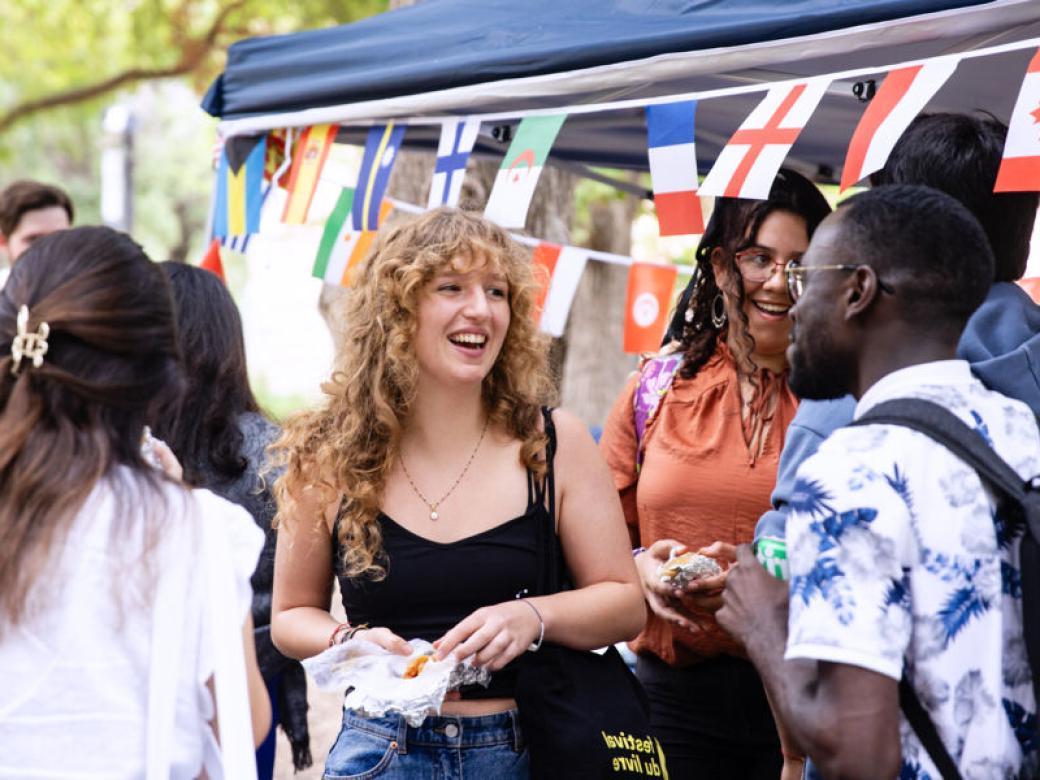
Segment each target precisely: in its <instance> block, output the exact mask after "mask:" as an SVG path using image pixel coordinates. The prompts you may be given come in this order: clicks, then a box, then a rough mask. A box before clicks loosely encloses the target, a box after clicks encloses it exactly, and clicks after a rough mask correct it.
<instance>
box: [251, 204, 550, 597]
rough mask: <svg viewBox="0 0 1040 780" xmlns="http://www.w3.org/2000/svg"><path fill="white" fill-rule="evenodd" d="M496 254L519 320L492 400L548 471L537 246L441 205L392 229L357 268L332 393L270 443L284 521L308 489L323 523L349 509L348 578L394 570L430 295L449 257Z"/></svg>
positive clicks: (345, 531) (344, 544) (344, 535)
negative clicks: (398, 498) (420, 333)
mask: <svg viewBox="0 0 1040 780" xmlns="http://www.w3.org/2000/svg"><path fill="white" fill-rule="evenodd" d="M483 263H490V264H491V265H492V266H493V267H494V268H495V269H496V270H498V271H500V272H501V273H503V274H504V275H505V277H506V279H507V281H508V285H509V305H510V315H511V316H510V321H509V328H508V330H507V332H506V336H505V340H504V343H503V344H502V349H501V351H500V352H499V355H498V358H497V360H496V361H495V364H494V367H493V368H492V369H491V372H490V373H489V374H488V376H487V377H485V379H484V383H483V389H482V399H483V404H484V408H485V410H486V412H487V415H488V419H489V421H490V424H491V425H492V426H495V427H497V428H499V429H501V430H504V431H506V432H507V433H509V434H510V435H511V436H513V437H514V438H515V439H517V440H519V441H520V442H522V446H521V449H520V460H521V462H522V463H523V464H524V465H525V466H526V467H527V468H530V469H532V470H533V471H534V472H535V473H536V474H539V475H540V474H541V473H543V472H544V469H545V465H544V461H543V460H542V457H541V453H542V451H543V449H544V447H545V445H546V442H547V440H546V437H545V435H544V433H542V432H541V431H540V429H539V417H540V414H541V412H540V408H541V405H542V404H544V403H547V402H548V401H549V399H550V395H551V393H552V382H551V379H550V375H549V369H548V361H547V353H548V338H547V337H545V336H543V335H542V334H540V333H538V331H537V327H536V324H535V320H534V316H533V314H534V307H535V299H534V294H535V289H536V286H535V280H534V276H533V273H532V270H531V263H530V259H529V257H528V255H527V253H526V252H525V251H524V250H523V249H522V248H521V247H520V246H518V245H517V244H516V243H515V242H514V241H513V240H512V239H511V238H510V237H509V236H508V235H507V234H506V233H505V232H504V231H503V230H502V229H501V228H499V227H497V226H495V225H493V224H492V223H490V222H488V221H487V220H485V219H484V218H483V217H481V216H479V215H477V214H473V213H469V212H465V211H461V210H458V209H453V208H438V209H434V210H433V211H429V212H427V213H426V214H424V215H422V216H420V217H418V218H417V219H414V220H411V221H409V222H407V223H404V224H401V225H397V226H394V227H388V228H384V232H383V234H382V235H381V237H380V239H379V240H378V242H377V243H376V246H375V247H374V249H373V250H372V252H371V253H370V254H369V256H368V257H367V258H366V259H365V260H364V261H363V262H362V263H361V264H360V265H359V266H358V268H357V271H356V273H355V275H354V277H353V279H352V286H351V288H350V290H349V292H348V294H347V295H346V296H344V302H343V310H342V312H341V313H342V318H341V320H342V322H343V328H344V332H343V334H342V339H341V340H340V348H339V353H338V354H337V356H336V360H335V366H334V370H333V373H332V377H331V379H330V380H329V381H328V382H326V383H325V384H324V385H323V386H322V390H323V392H324V393H325V395H326V398H325V401H324V403H323V404H322V405H321V406H320V407H318V408H317V409H314V410H312V411H306V412H301V413H298V414H296V415H293V416H292V417H290V418H289V419H288V420H286V422H285V425H284V427H283V431H282V435H281V437H280V438H279V439H278V440H277V441H276V442H275V443H274V444H273V445H272V446H271V448H270V453H271V457H272V467H273V468H277V467H279V466H283V465H284V466H285V473H284V474H283V475H282V476H281V477H280V478H279V479H278V480H277V482H276V483H275V495H276V497H277V499H278V514H277V515H276V517H275V525H276V526H277V525H278V524H280V523H283V522H284V523H287V524H289V523H292V522H294V520H293V515H294V512H295V510H296V508H297V506H298V501H299V499H300V497H301V496H302V495H303V493H304V491H316V493H315V495H316V496H317V501H318V506H319V508H320V514H319V517H318V518H315V520H316V521H318V522H322V521H323V520H324V518H325V516H326V514H327V513H328V512H329V510H330V509H331V508H335V510H336V512H338V517H339V525H338V528H339V530H338V534H339V538H338V539H337V542H338V544H339V546H340V548H341V549H342V551H343V552H342V563H343V569H344V571H345V573H346V574H347V575H348V576H351V577H356V576H368V577H372V578H374V579H378V578H380V577H382V576H385V566H384V559H385V556H384V555H383V550H382V534H381V533H380V526H379V523H378V514H379V511H380V502H381V500H382V496H383V489H384V486H385V484H386V478H387V474H388V473H389V472H390V469H391V467H392V466H393V465H394V463H395V461H396V459H397V457H398V452H399V445H400V439H401V433H402V429H403V427H404V426H405V424H406V421H407V420H408V418H409V413H410V410H411V407H412V403H413V401H414V399H415V393H416V386H417V380H418V367H417V364H416V356H415V349H414V343H415V335H416V328H417V314H418V307H419V303H420V298H421V296H422V294H423V292H424V289H425V287H426V285H427V283H428V282H429V281H430V280H431V279H432V278H433V277H434V276H435V275H436V274H437V273H438V272H440V271H441V270H442V269H443V268H444V267H445V266H451V267H452V268H454V269H455V270H458V271H465V270H468V269H469V268H473V267H478V266H480V265H482V264H483Z"/></svg>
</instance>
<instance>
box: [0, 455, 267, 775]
mask: <svg viewBox="0 0 1040 780" xmlns="http://www.w3.org/2000/svg"><path fill="white" fill-rule="evenodd" d="M128 475H129V472H127V471H125V470H121V471H120V472H119V474H118V477H117V479H119V480H121V482H120V483H119V484H120V490H119V491H118V493H117V491H115V490H113V484H115V483H114V482H113V481H108V482H106V483H104V484H102V485H99V486H98V487H97V488H95V490H94V492H93V493H92V494H91V496H90V498H89V499H88V500H87V502H86V503H85V504H84V507H83V509H82V510H81V511H80V512H79V514H78V515H77V517H76V518H75V521H74V523H73V526H72V528H71V531H70V533H69V536H68V540H67V542H66V544H65V547H64V550H63V552H62V553H61V554H60V555H59V556H58V558H57V559H56V560H55V562H54V565H53V568H52V569H51V570H50V571H49V573H48V576H47V580H46V583H45V585H44V587H39V588H37V590H36V592H35V593H34V608H33V610H32V614H31V615H30V616H29V618H28V619H27V620H25V621H23V622H22V623H21V624H20V625H19V626H18V627H17V628H15V629H13V630H11V629H7V630H6V631H4V633H2V634H0V691H2V694H0V777H17V778H77V779H79V778H98V779H100V778H104V779H105V780H119V779H120V778H139V777H142V776H143V775H144V767H145V745H146V713H147V711H148V691H149V667H150V655H151V652H152V647H151V645H152V642H151V635H152V632H153V631H155V630H157V626H158V625H159V624H160V623H161V618H162V616H161V615H157V614H155V612H156V611H155V610H153V609H152V608H151V604H152V601H153V600H154V595H155V590H156V588H157V586H158V584H159V579H158V578H165V584H168V585H172V586H173V588H174V592H175V593H178V594H182V597H183V604H184V609H183V612H182V613H181V614H182V616H183V621H182V626H181V627H180V630H181V632H182V633H180V637H181V639H180V652H179V654H178V655H179V659H180V663H179V666H178V668H177V669H176V670H171V671H175V673H176V674H177V683H176V710H175V714H174V718H173V729H174V734H173V739H172V743H171V745H170V777H171V778H175V779H176V780H179V779H180V778H195V777H197V776H198V775H199V772H200V771H201V769H202V763H203V755H204V753H205V752H207V751H211V750H212V749H213V746H214V741H213V734H212V731H211V729H210V727H209V721H210V720H211V719H212V718H213V715H214V708H213V699H212V696H211V695H210V692H209V689H208V688H207V687H206V685H205V683H206V680H207V679H209V677H210V676H211V674H212V673H213V669H214V661H213V653H212V651H211V650H210V646H209V642H208V635H209V626H208V625H207V620H206V619H205V618H204V615H206V612H205V611H204V608H205V606H206V604H207V599H208V598H209V597H210V596H209V594H207V593H205V592H204V590H205V577H204V576H202V572H203V570H204V567H203V565H202V563H201V561H199V556H198V554H197V553H198V549H199V547H198V545H199V540H200V528H201V526H200V524H201V523H203V522H205V523H211V524H212V526H211V528H213V527H219V528H220V529H221V530H222V531H224V532H225V533H226V535H227V537H228V546H229V548H230V550H231V556H230V557H231V560H232V564H231V566H232V568H233V569H234V582H235V588H236V591H237V592H236V594H235V604H236V606H237V607H238V609H239V615H240V621H241V622H243V623H244V621H245V619H246V615H247V613H248V610H249V605H250V600H251V597H252V593H251V589H250V585H249V577H250V575H251V574H252V572H253V569H254V567H255V566H256V561H257V558H258V556H259V554H260V548H261V547H262V545H263V538H264V537H263V533H262V532H261V531H260V529H259V528H257V527H256V525H255V524H254V522H253V520H252V518H251V517H250V516H249V514H248V513H247V512H246V511H245V510H244V509H242V508H240V507H238V506H235V505H234V504H231V503H229V502H227V501H225V500H224V499H222V498H218V497H217V496H215V495H213V494H212V493H210V492H209V491H207V490H192V491H185V490H182V489H180V488H177V487H174V486H170V485H167V486H164V488H163V492H164V494H165V496H166V498H167V502H168V507H169V509H168V512H167V513H166V516H165V517H164V516H162V513H161V512H157V511H155V510H156V507H155V506H154V504H155V501H154V500H152V501H149V502H148V508H149V509H151V510H152V512H151V514H156V515H159V516H158V517H149V516H148V514H149V513H146V512H145V511H142V503H144V502H142V501H141V499H140V497H139V494H138V493H137V488H135V485H134V481H132V480H129V479H127V477H128ZM117 495H119V496H121V497H122V501H121V503H120V499H119V498H117ZM152 523H159V526H160V528H161V531H160V533H159V534H158V535H157V539H158V544H157V547H156V548H155V549H154V550H153V551H152V552H151V553H149V554H147V555H146V554H145V553H144V543H145V538H146V537H145V534H144V533H143V530H144V529H145V528H147V527H149V526H150V524H152ZM164 587H165V585H164ZM240 625H241V623H240ZM166 630H167V631H168V630H170V629H169V627H168V628H167V629H166ZM173 630H174V631H176V627H173ZM236 633H237V635H239V636H241V630H240V629H238V630H237V631H236Z"/></svg>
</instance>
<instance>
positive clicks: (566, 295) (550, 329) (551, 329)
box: [531, 241, 589, 338]
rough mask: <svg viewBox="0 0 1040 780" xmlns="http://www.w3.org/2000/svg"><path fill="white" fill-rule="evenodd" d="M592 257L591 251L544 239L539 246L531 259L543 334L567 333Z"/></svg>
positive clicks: (538, 320)
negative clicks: (584, 274)
mask: <svg viewBox="0 0 1040 780" xmlns="http://www.w3.org/2000/svg"><path fill="white" fill-rule="evenodd" d="M588 259H589V256H588V254H587V253H586V252H584V251H582V250H581V249H579V248H578V247H575V246H560V245H558V244H550V243H548V242H546V241H543V242H542V243H540V244H538V246H536V247H535V249H534V254H533V255H532V257H531V261H532V262H533V264H534V272H535V279H536V281H537V282H538V284H539V291H538V297H537V298H536V299H535V307H534V316H535V320H536V321H537V322H538V327H539V330H541V331H542V332H543V333H548V334H550V335H552V336H556V337H557V338H559V337H560V336H562V335H563V330H564V328H566V327H567V316H568V315H569V314H570V311H571V304H572V303H573V302H574V294H575V293H576V292H577V291H578V283H579V282H580V281H581V275H582V273H584V271H585V263H586V262H587V261H588Z"/></svg>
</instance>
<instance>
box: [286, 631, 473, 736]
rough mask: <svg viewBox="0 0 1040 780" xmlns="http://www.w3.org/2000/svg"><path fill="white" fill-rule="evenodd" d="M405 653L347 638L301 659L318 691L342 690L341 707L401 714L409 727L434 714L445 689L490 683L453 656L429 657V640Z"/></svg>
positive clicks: (372, 714)
mask: <svg viewBox="0 0 1040 780" xmlns="http://www.w3.org/2000/svg"><path fill="white" fill-rule="evenodd" d="M408 644H409V645H411V646H412V653H411V654H410V655H398V654H396V653H391V652H389V651H387V650H384V649H383V648H382V647H380V646H379V645H377V644H373V643H372V642H366V641H365V640H364V639H350V640H347V641H346V642H344V643H343V644H341V645H334V646H333V647H330V648H329V649H328V650H325V651H324V652H322V653H321V654H319V655H316V656H313V657H312V658H307V659H305V660H304V661H303V668H304V669H306V670H307V673H308V674H309V675H310V676H311V678H312V679H313V680H314V683H315V685H317V686H318V688H320V689H321V690H323V691H329V692H333V693H338V692H340V691H344V690H346V691H347V695H346V697H345V698H344V700H343V707H344V709H348V710H352V711H353V712H356V713H357V714H358V715H360V716H361V717H364V718H378V717H382V716H383V715H389V714H395V713H396V714H400V715H402V716H403V717H404V719H405V720H406V721H407V722H408V725H410V726H419V725H420V724H421V723H422V722H423V720H424V719H425V718H426V716H427V715H438V714H440V711H441V705H442V704H443V703H444V697H445V695H446V694H447V693H448V691H452V690H456V689H458V688H460V687H461V686H463V685H474V684H476V685H484V686H487V685H488V683H490V682H491V673H490V672H489V671H488V670H487V669H483V668H480V667H477V666H474V665H473V664H472V663H471V662H470V660H471V659H466V661H465V662H464V663H459V661H458V659H456V658H455V656H454V655H448V657H447V658H445V659H444V660H443V661H438V660H436V658H435V657H434V648H433V645H431V644H430V643H429V642H424V641H423V640H421V639H413V640H411V641H410V642H409V643H408Z"/></svg>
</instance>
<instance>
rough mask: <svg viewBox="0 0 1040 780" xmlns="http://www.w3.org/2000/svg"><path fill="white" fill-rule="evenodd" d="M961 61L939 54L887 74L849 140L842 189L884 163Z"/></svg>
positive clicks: (877, 169)
mask: <svg viewBox="0 0 1040 780" xmlns="http://www.w3.org/2000/svg"><path fill="white" fill-rule="evenodd" d="M957 62H958V60H957V59H956V58H955V57H939V58H936V59H934V60H929V61H928V62H926V63H924V64H923V65H914V66H912V67H909V68H898V69H897V70H893V71H891V72H890V73H889V74H888V75H887V76H885V80H884V81H883V82H882V83H881V88H880V89H878V91H877V94H876V95H874V97H873V98H872V99H871V101H870V103H868V104H867V110H866V111H864V112H863V116H862V117H861V118H860V120H859V124H858V125H856V132H855V133H853V134H852V140H851V141H850V142H849V151H848V153H847V154H846V155H845V167H844V168H843V169H842V171H841V191H842V192H844V191H845V190H847V189H848V188H849V187H851V186H852V185H853V184H855V183H856V182H858V181H860V180H861V179H863V178H865V177H867V176H869V175H870V174H872V173H873V172H874V171H879V170H881V168H883V167H884V165H885V162H886V161H887V160H888V155H889V154H891V153H892V149H893V147H895V145H896V141H898V140H899V136H901V135H902V134H903V131H904V130H906V128H907V125H909V124H910V123H911V122H912V121H913V120H914V117H916V116H917V115H918V114H919V113H921V109H923V108H924V107H925V105H927V103H928V101H929V100H931V99H932V96H933V95H934V94H935V93H936V92H938V91H939V87H941V86H942V85H943V84H945V83H946V80H947V79H949V78H950V75H951V74H952V73H953V71H954V70H955V69H956V67H957Z"/></svg>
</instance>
